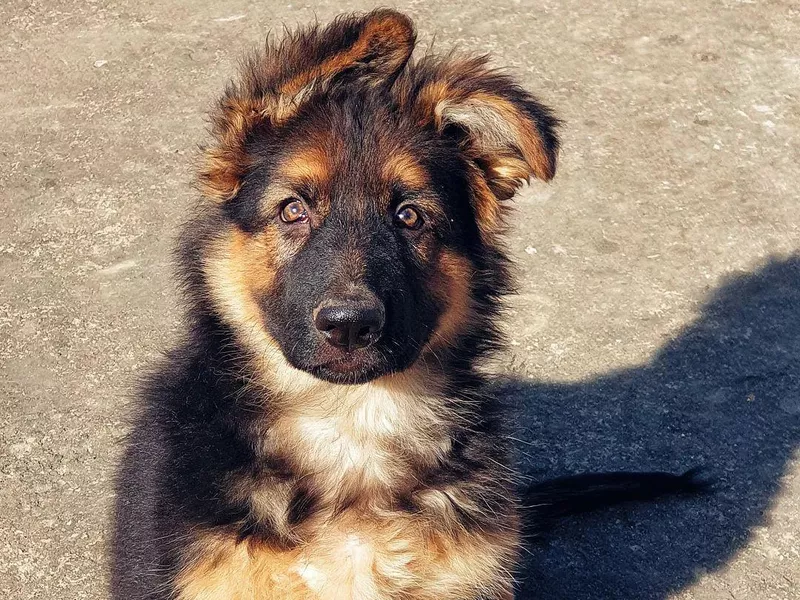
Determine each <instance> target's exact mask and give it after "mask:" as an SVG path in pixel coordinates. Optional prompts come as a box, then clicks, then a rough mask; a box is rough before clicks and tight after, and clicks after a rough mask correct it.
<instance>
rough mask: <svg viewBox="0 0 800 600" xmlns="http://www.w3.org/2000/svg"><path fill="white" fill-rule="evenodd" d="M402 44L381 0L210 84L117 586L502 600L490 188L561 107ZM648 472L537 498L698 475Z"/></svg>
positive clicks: (503, 273)
mask: <svg viewBox="0 0 800 600" xmlns="http://www.w3.org/2000/svg"><path fill="white" fill-rule="evenodd" d="M414 44H415V33H414V28H413V26H412V23H411V22H410V21H409V19H408V18H406V17H405V16H403V15H401V14H399V13H397V12H393V11H390V10H377V11H374V12H372V13H369V14H366V15H355V16H344V17H341V18H339V19H337V20H336V21H334V22H333V23H332V24H331V25H329V26H327V27H325V28H320V27H316V26H315V27H310V28H307V29H302V30H300V31H297V32H294V33H290V34H287V37H286V38H285V39H284V40H283V41H282V42H281V43H279V44H273V43H270V44H268V46H267V47H266V49H265V50H264V51H262V52H259V53H257V54H255V55H253V56H251V57H250V58H249V59H248V60H246V61H245V62H244V65H243V68H242V72H241V75H240V78H239V79H238V80H237V81H236V82H235V83H233V84H231V85H230V86H229V87H228V89H227V90H226V92H225V94H224V95H223V97H222V99H221V100H220V101H219V104H218V105H217V107H216V110H215V111H214V113H213V115H212V121H213V138H214V139H213V142H212V143H211V145H210V146H209V147H207V148H206V149H205V151H204V158H203V164H202V166H201V167H200V173H199V181H200V186H201V189H202V194H203V196H204V202H203V204H202V206H201V207H200V208H199V209H198V210H197V214H195V215H194V216H193V218H192V220H191V221H190V222H189V223H188V224H187V225H186V226H185V228H184V230H183V235H182V237H181V239H180V248H179V252H178V257H179V265H180V276H181V278H182V281H183V283H184V287H185V292H186V293H185V297H186V304H187V309H188V310H187V319H186V334H185V336H184V339H183V340H182V341H181V342H180V344H179V345H178V346H177V347H176V348H175V349H174V350H173V351H171V352H170V353H169V354H168V355H167V356H166V358H165V359H164V361H163V362H162V364H160V365H159V366H158V367H157V369H156V370H155V371H154V373H153V374H152V375H151V376H149V377H148V378H147V379H146V381H145V382H144V384H143V385H142V390H141V394H140V397H141V403H140V408H141V410H140V412H139V414H138V415H137V419H138V421H137V424H136V427H135V429H134V432H133V434H132V437H131V440H130V444H129V448H128V454H127V456H126V458H125V461H124V464H123V467H122V469H121V474H120V480H119V492H120V494H119V504H118V512H117V535H116V539H115V567H114V575H113V589H114V594H115V597H116V598H118V599H119V600H122V599H125V600H131V599H134V600H135V599H144V598H148V599H167V598H169V599H174V600H322V599H324V600H411V599H413V600H433V599H436V600H508V599H510V598H512V597H513V572H514V570H515V568H516V565H517V561H518V557H519V552H520V545H521V533H520V532H521V528H522V515H521V508H520V507H521V503H520V501H519V500H518V491H517V488H516V485H515V476H514V473H513V471H512V469H511V467H510V460H509V448H508V444H507V442H506V438H505V437H504V434H503V427H502V419H503V413H502V410H501V408H500V405H499V403H498V401H497V400H496V399H495V398H493V397H492V396H491V395H490V394H489V393H488V392H487V389H486V378H485V376H484V375H482V374H481V373H480V371H479V370H478V369H477V367H478V366H479V365H480V363H481V361H482V359H484V358H485V357H486V356H487V355H488V354H489V353H491V352H492V351H494V350H495V349H497V348H498V347H499V344H500V341H501V340H500V335H499V331H498V328H497V319H498V315H499V312H500V307H501V306H500V303H501V299H502V297H503V296H504V295H505V294H507V293H508V292H509V291H510V283H511V282H510V278H509V259H508V256H507V255H506V252H505V250H504V248H503V245H502V242H501V238H502V234H503V230H504V222H503V215H504V212H505V206H504V202H505V201H507V200H508V199H510V198H511V197H512V196H513V195H514V193H515V192H516V190H517V189H518V188H519V187H520V185H521V184H522V183H523V182H525V181H527V180H528V179H529V178H531V177H534V178H537V179H540V180H542V181H548V180H550V179H551V178H552V177H553V175H554V173H555V169H556V155H557V151H558V137H557V135H556V128H557V126H558V120H557V119H556V118H555V117H554V116H553V113H552V112H551V111H550V110H549V109H548V108H547V107H545V106H544V105H542V104H541V103H540V102H538V101H537V100H536V99H535V98H534V97H533V96H531V95H530V94H528V93H527V92H526V91H524V90H523V89H521V88H520V87H519V86H518V85H517V84H516V83H515V82H514V81H513V80H512V79H511V78H509V77H508V76H507V75H505V74H502V73H500V72H497V71H494V70H492V69H490V68H488V67H487V65H486V60H485V59H484V58H461V57H456V56H445V57H438V58H437V57H430V56H426V57H423V58H421V59H419V60H416V61H415V60H412V59H411V58H410V57H411V53H412V50H413V49H414ZM595 477H596V476H595ZM647 477H650V479H636V476H633V475H631V476H622V480H619V479H615V480H613V481H611V484H612V485H611V486H610V487H608V486H605V487H604V484H605V483H608V480H607V479H603V478H602V476H601V479H600V480H598V479H596V478H595V479H591V480H588V488H587V486H583V487H581V485H580V483H581V480H580V479H578V480H571V481H569V482H567V483H564V482H560V483H557V484H555V485H550V486H549V487H540V488H538V490H534V491H533V493H532V498H533V499H534V503H535V504H536V505H537V506H538V507H539V513H540V515H547V514H549V513H552V514H553V515H556V514H560V513H561V512H574V511H575V510H582V509H583V508H585V507H586V505H585V504H580V503H576V502H575V498H576V497H580V498H582V499H583V501H587V502H589V503H590V504H592V505H595V504H598V503H599V504H602V503H609V502H613V501H618V500H621V499H627V498H632V497H636V498H644V497H649V496H652V495H656V494H657V493H662V492H665V491H676V490H680V489H686V488H688V487H691V477H689V478H687V477H683V478H680V477H677V478H676V477H672V476H670V475H666V474H660V475H658V474H656V475H652V474H651V475H649V476H647ZM576 482H577V483H576ZM576 485H577V488H576ZM637 486H638V487H637ZM578 488H580V489H583V491H586V490H587V489H589V490H590V492H591V493H589V494H588V495H587V494H583V495H580V494H577V495H576V494H575V490H576V489H578ZM559 490H562V491H565V498H568V500H569V501H568V502H567V503H565V504H563V505H561V507H560V508H559V505H558V504H557V503H556V502H554V500H553V499H557V498H558V496H559ZM542 507H545V508H542ZM546 507H552V510H550V509H548V508H546Z"/></svg>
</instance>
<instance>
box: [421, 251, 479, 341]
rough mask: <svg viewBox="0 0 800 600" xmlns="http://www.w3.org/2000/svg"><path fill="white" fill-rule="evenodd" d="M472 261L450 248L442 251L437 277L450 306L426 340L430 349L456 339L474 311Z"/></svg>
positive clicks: (439, 293)
mask: <svg viewBox="0 0 800 600" xmlns="http://www.w3.org/2000/svg"><path fill="white" fill-rule="evenodd" d="M472 271H473V268H472V265H471V264H470V262H469V261H468V260H467V259H466V258H465V257H463V256H460V255H459V254H456V253H455V252H452V251H450V250H444V251H442V252H441V253H440V254H439V258H438V265H437V269H436V279H435V281H434V285H435V288H434V289H435V290H437V291H438V295H439V298H440V300H441V301H442V302H444V303H445V306H446V307H447V308H446V309H445V311H444V313H443V314H442V316H441V317H439V322H438V324H437V326H436V329H435V330H434V332H433V334H432V335H431V339H430V341H429V342H428V344H427V349H428V350H431V351H433V352H436V351H437V350H439V349H442V348H446V347H448V346H450V345H452V343H453V342H454V341H455V338H456V337H457V335H458V333H459V332H460V331H461V329H462V328H463V324H464V323H467V322H468V321H469V315H470V312H471V311H472V295H471V294H470V282H471V280H472Z"/></svg>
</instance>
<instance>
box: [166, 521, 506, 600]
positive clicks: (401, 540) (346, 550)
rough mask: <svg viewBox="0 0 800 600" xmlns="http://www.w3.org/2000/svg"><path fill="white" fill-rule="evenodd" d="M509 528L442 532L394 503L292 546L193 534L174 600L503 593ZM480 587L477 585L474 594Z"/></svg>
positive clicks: (442, 599)
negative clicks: (283, 547)
mask: <svg viewBox="0 0 800 600" xmlns="http://www.w3.org/2000/svg"><path fill="white" fill-rule="evenodd" d="M517 543H518V542H517V540H516V538H515V537H514V536H502V535H497V534H480V533H469V534H467V533H464V534H461V535H456V536H446V535H443V534H442V533H441V532H438V531H436V530H435V529H434V528H431V527H426V526H425V525H424V523H421V522H420V521H419V520H418V519H415V518H413V517H411V516H409V515H408V514H401V513H391V512H389V513H383V514H380V515H378V514H375V513H366V512H358V511H349V512H346V513H344V514H342V515H339V516H337V517H336V518H332V519H330V520H328V521H327V522H325V523H324V525H323V526H320V527H318V528H317V531H316V533H315V535H314V536H313V537H311V538H310V539H309V540H307V542H306V543H305V544H303V545H301V546H298V547H297V548H294V549H291V550H279V549H275V548H270V547H267V546H265V545H263V544H253V543H248V542H240V541H237V538H236V536H235V535H234V534H232V533H229V532H225V531H204V532H201V533H198V534H196V535H195V540H194V542H193V544H192V550H191V552H190V553H189V554H187V560H186V561H185V564H184V566H183V568H182V570H181V572H180V573H179V576H178V578H177V590H178V593H177V596H176V598H177V600H406V599H411V598H413V599H414V600H474V599H475V598H476V597H493V598H494V597H496V598H510V595H509V594H510V588H511V577H510V576H509V575H508V572H507V569H508V568H509V565H511V564H513V561H514V560H515V559H516V553H517ZM482 594H485V596H484V595H482Z"/></svg>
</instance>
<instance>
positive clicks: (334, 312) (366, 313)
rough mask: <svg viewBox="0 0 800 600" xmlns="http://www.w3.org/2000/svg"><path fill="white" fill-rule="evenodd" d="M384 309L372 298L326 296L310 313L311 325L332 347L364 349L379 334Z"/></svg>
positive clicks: (375, 339) (373, 341)
mask: <svg viewBox="0 0 800 600" xmlns="http://www.w3.org/2000/svg"><path fill="white" fill-rule="evenodd" d="M383 322H384V309H383V305H382V304H381V302H380V301H379V300H378V299H377V298H375V297H371V298H368V299H367V298H362V297H358V298H329V299H327V300H323V301H322V303H321V304H320V305H319V307H317V310H316V311H315V314H314V325H316V327H317V329H319V330H320V331H321V332H322V334H323V335H324V336H325V337H326V338H327V339H328V341H329V342H330V343H331V344H333V345H334V346H339V347H340V348H347V349H348V350H355V349H357V348H366V347H367V346H369V345H370V344H373V343H375V342H376V341H377V339H378V338H379V337H381V330H382V329H383Z"/></svg>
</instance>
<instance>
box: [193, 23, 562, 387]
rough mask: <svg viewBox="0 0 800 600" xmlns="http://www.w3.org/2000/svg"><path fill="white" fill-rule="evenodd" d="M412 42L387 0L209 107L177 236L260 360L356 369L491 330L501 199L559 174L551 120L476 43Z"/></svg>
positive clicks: (475, 343) (442, 353)
mask: <svg viewBox="0 0 800 600" xmlns="http://www.w3.org/2000/svg"><path fill="white" fill-rule="evenodd" d="M414 41H415V35H414V30H413V27H412V24H411V22H410V21H409V20H408V19H407V18H406V17H405V16H403V15H401V14H399V13H396V12H393V11H389V10H379V11H374V12H372V13H369V14H367V15H361V16H348V17H344V18H340V19H338V20H337V21H335V22H334V23H333V24H331V25H329V26H328V27H325V28H318V27H313V28H310V29H306V30H302V31H299V32H297V33H294V34H289V35H288V37H287V38H286V39H285V40H284V41H283V42H281V43H280V44H271V45H268V47H267V49H266V51H264V52H261V53H258V54H256V55H254V56H252V57H251V58H250V59H249V60H247V61H246V62H245V64H244V67H243V72H242V76H241V79H240V80H239V81H238V82H237V83H235V84H232V85H231V86H230V87H229V88H228V90H227V91H226V93H225V95H224V97H223V98H222V99H221V101H220V103H219V105H218V107H217V109H216V111H215V112H214V114H213V115H212V120H213V134H214V143H213V144H212V145H211V146H210V147H208V148H206V150H205V158H204V164H203V166H202V168H201V171H200V183H201V187H202V191H203V194H204V195H205V197H206V198H207V199H208V200H209V201H210V202H207V205H208V206H207V210H206V211H205V213H204V214H205V217H204V218H203V219H204V223H205V225H203V226H202V227H201V226H198V225H197V224H196V223H195V225H193V226H192V227H194V228H196V229H197V230H198V231H199V230H202V231H203V232H204V233H203V234H202V235H201V234H199V233H197V231H192V230H191V228H190V230H189V231H188V232H187V236H188V238H189V239H190V240H192V242H191V243H190V244H188V246H189V248H190V249H189V251H188V252H189V253H190V254H191V255H193V256H195V257H197V261H198V262H199V265H198V269H197V270H198V271H199V272H201V273H202V283H201V284H200V285H201V287H202V289H203V294H202V295H203V297H204V298H207V299H208V300H210V302H208V305H209V307H210V308H209V310H210V311H211V312H213V313H214V314H215V315H216V317H218V318H219V320H220V322H223V323H225V324H226V325H227V326H229V327H231V328H232V329H233V330H234V331H235V332H236V335H237V337H238V338H239V339H240V340H244V341H245V343H246V344H247V345H248V347H249V348H250V349H251V351H252V352H254V353H255V354H257V355H262V356H268V357H271V359H270V360H271V361H272V362H271V363H270V364H271V365H272V368H278V367H279V364H280V363H281V362H283V363H288V364H289V365H291V367H293V368H294V369H297V370H299V371H301V372H304V373H305V374H311V375H312V376H314V377H315V378H317V379H322V380H327V381H331V382H336V383H363V382H366V381H370V380H372V379H375V378H379V377H381V376H383V375H387V374H390V373H396V372H400V371H403V370H405V369H408V368H409V367H410V366H411V365H413V364H415V363H416V362H418V361H420V360H428V359H429V358H433V359H435V360H436V361H437V362H439V361H450V362H453V363H457V364H456V366H459V365H462V366H466V365H469V364H471V361H472V360H473V359H474V358H475V357H477V356H478V355H480V354H481V353H483V352H485V351H486V350H487V349H488V348H490V347H491V346H492V345H493V342H494V340H495V339H496V335H495V331H494V329H493V324H492V319H493V317H494V316H495V315H496V312H497V303H498V300H499V297H500V296H501V295H502V294H504V293H505V292H507V291H508V285H509V281H508V269H507V259H506V257H505V255H504V253H503V249H502V245H501V243H500V239H499V238H500V234H501V233H502V231H503V213H504V206H503V203H504V201H506V200H507V199H509V198H510V197H511V196H512V195H513V194H514V193H515V191H516V190H517V189H518V188H519V186H520V185H521V184H522V183H523V182H525V181H527V180H528V179H529V178H530V177H532V176H533V177H536V178H538V179H541V180H549V179H550V178H551V177H552V176H553V174H554V171H555V163H556V151H557V146H558V141H557V138H556V135H555V131H554V129H555V126H556V124H557V122H556V119H555V118H554V117H553V116H552V114H551V113H550V111H549V110H548V109H547V108H545V107H544V106H542V105H541V104H539V103H538V102H537V101H536V100H534V99H533V98H532V97H531V96H530V95H529V94H527V93H526V92H525V91H523V90H522V89H521V88H520V87H518V86H517V85H516V84H515V83H514V82H513V80H511V79H510V78H509V77H507V76H506V75H504V74H501V73H498V72H496V71H493V70H491V69H489V68H488V67H487V66H486V61H485V59H483V58H456V57H446V58H432V57H426V58H423V59H421V60H420V61H416V62H414V61H411V60H410V56H411V52H412V50H413V48H414Z"/></svg>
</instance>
